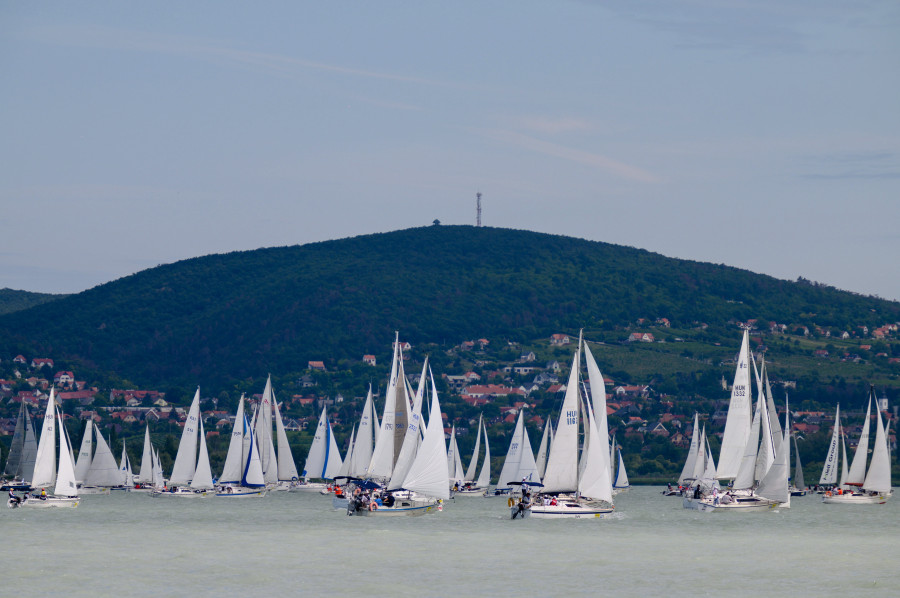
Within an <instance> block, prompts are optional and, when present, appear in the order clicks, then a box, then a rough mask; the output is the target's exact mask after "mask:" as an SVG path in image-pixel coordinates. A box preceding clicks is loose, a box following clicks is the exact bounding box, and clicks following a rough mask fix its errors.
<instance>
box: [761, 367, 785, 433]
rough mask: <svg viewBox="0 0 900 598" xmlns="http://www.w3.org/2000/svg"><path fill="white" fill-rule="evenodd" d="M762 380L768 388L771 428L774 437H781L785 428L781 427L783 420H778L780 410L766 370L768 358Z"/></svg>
mask: <svg viewBox="0 0 900 598" xmlns="http://www.w3.org/2000/svg"><path fill="white" fill-rule="evenodd" d="M762 380H763V385H764V386H765V389H766V407H767V409H766V410H767V411H768V412H769V429H770V430H772V437H773V438H781V437H782V436H783V435H784V430H782V429H781V422H779V421H778V411H777V410H776V409H775V397H773V396H772V387H771V386H770V385H769V372H768V371H766V360H765V359H763V364H762Z"/></svg>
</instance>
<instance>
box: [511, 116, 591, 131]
mask: <svg viewBox="0 0 900 598" xmlns="http://www.w3.org/2000/svg"><path fill="white" fill-rule="evenodd" d="M519 125H520V128H523V129H526V130H528V131H536V132H538V133H544V134H547V135H558V134H559V133H571V132H573V131H586V130H588V129H591V128H593V127H592V125H591V123H590V122H588V121H586V120H583V119H579V118H569V117H563V118H549V117H546V116H525V117H522V118H521V119H520V120H519Z"/></svg>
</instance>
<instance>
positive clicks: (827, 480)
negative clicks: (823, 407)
mask: <svg viewBox="0 0 900 598" xmlns="http://www.w3.org/2000/svg"><path fill="white" fill-rule="evenodd" d="M840 433H841V406H840V405H838V406H837V411H835V414H834V432H833V433H832V435H831V443H830V444H829V445H828V454H827V455H826V456H825V464H824V465H823V466H822V475H821V476H819V484H821V485H823V486H831V485H834V484H836V483H837V472H838V444H839V442H838V441H839V439H840V438H839V437H840Z"/></svg>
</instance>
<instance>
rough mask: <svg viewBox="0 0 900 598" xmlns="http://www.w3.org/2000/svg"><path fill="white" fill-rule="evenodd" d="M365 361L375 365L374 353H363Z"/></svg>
mask: <svg viewBox="0 0 900 598" xmlns="http://www.w3.org/2000/svg"><path fill="white" fill-rule="evenodd" d="M363 363H367V364H369V365H372V366H374V365H375V356H374V355H363Z"/></svg>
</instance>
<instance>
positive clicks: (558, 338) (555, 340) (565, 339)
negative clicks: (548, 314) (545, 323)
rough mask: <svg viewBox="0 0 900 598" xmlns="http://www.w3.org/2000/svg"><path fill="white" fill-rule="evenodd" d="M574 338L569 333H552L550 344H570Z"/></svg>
mask: <svg viewBox="0 0 900 598" xmlns="http://www.w3.org/2000/svg"><path fill="white" fill-rule="evenodd" d="M571 342H572V340H571V339H570V338H569V335H568V334H551V335H550V344H551V345H557V346H562V345H568V344H569V343H571Z"/></svg>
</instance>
